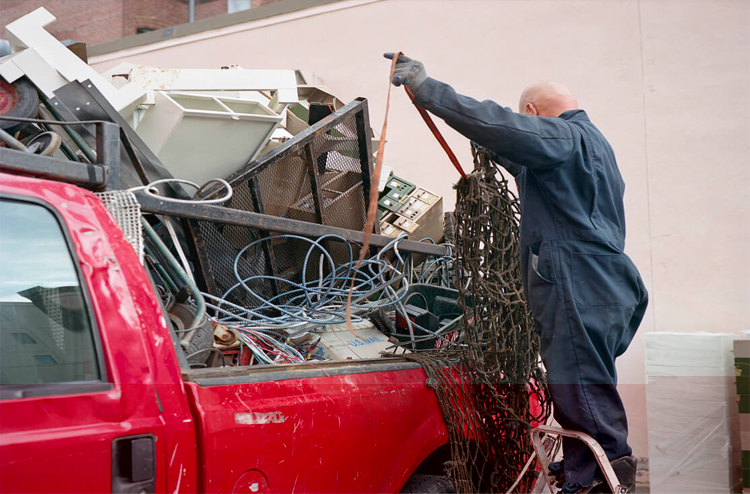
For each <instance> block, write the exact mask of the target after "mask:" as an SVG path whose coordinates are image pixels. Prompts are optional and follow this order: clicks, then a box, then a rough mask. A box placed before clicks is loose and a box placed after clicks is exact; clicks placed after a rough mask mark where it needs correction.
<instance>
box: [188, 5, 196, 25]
mask: <svg viewBox="0 0 750 494" xmlns="http://www.w3.org/2000/svg"><path fill="white" fill-rule="evenodd" d="M188 16H189V19H188V21H189V22H195V0H190V2H189V7H188Z"/></svg>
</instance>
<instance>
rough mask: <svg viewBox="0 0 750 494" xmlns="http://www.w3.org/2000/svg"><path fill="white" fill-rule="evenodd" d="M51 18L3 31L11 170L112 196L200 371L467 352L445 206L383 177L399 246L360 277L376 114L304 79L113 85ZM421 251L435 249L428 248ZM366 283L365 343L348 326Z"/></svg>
mask: <svg viewBox="0 0 750 494" xmlns="http://www.w3.org/2000/svg"><path fill="white" fill-rule="evenodd" d="M52 21H54V17H53V16H52V14H50V13H49V12H47V11H46V10H45V9H44V8H40V9H38V10H36V11H34V12H32V13H31V14H28V15H27V16H24V17H22V18H20V19H18V20H17V21H15V22H12V23H11V24H9V25H8V26H6V33H7V34H8V37H9V40H10V44H11V48H12V50H13V53H12V54H11V55H8V56H6V57H3V58H0V95H2V103H3V104H2V105H0V129H2V132H3V133H2V134H0V136H2V137H3V139H2V141H3V142H4V143H3V144H1V145H0V152H2V153H3V154H2V159H1V160H0V161H2V163H0V168H1V169H2V170H3V171H6V172H11V173H13V172H23V173H26V174H29V173H31V174H35V175H37V176H40V177H46V178H58V179H65V180H67V181H71V182H73V183H77V184H79V185H82V186H85V187H88V188H90V189H92V190H95V191H97V192H99V193H101V195H100V197H101V199H102V200H103V201H104V202H105V204H106V205H107V207H108V208H109V209H110V211H111V212H112V215H113V217H114V218H115V219H116V220H118V221H119V223H120V225H121V227H122V228H123V230H124V231H126V232H127V237H128V239H129V240H130V241H131V242H132V243H133V245H134V248H135V249H136V251H137V252H138V253H139V255H140V256H141V259H142V260H143V263H144V265H145V267H146V268H147V269H148V270H149V272H150V273H151V276H152V277H153V279H154V282H155V285H156V287H157V290H158V291H159V294H160V295H161V297H162V300H163V303H164V306H165V307H166V309H167V311H168V313H169V318H170V321H171V322H172V326H173V329H174V333H175V338H176V339H177V340H178V341H179V343H180V345H181V346H182V348H183V350H184V357H185V358H186V361H187V363H188V365H190V366H191V367H194V368H200V367H216V366H225V365H227V366H237V365H267V364H288V363H304V362H308V361H311V360H346V359H363V358H379V357H381V354H382V353H390V354H393V353H403V352H404V351H406V350H407V347H409V348H408V349H409V350H410V351H417V350H420V349H427V348H434V347H435V346H436V345H454V346H456V345H459V344H460V343H457V342H456V340H457V336H456V335H457V334H458V333H459V331H460V327H459V326H460V325H459V324H458V323H457V322H458V321H457V319H456V318H457V316H458V314H459V312H460V311H459V310H458V306H457V304H456V298H457V295H456V294H455V293H454V292H455V291H454V290H452V289H451V288H449V287H450V279H451V277H450V275H449V274H448V273H449V271H450V267H451V264H452V257H451V255H450V247H448V246H444V245H437V244H436V243H435V242H439V241H440V239H441V238H442V236H443V228H442V225H443V218H442V216H443V213H442V200H441V198H440V197H439V196H437V195H436V194H433V193H431V192H429V191H426V190H424V189H422V188H419V187H417V186H416V185H414V184H411V183H409V182H408V181H405V180H402V179H401V178H399V177H397V176H395V175H393V174H392V173H385V174H384V176H383V180H382V182H381V183H380V184H377V185H378V188H379V191H380V194H379V199H380V200H379V202H378V205H379V207H380V214H379V220H380V221H379V222H378V225H377V226H378V227H380V226H381V225H382V229H383V233H385V235H376V236H375V237H373V241H372V248H371V251H370V252H369V254H368V256H369V257H368V259H367V260H366V261H365V262H364V263H363V264H362V265H359V266H355V262H354V261H355V260H356V259H357V257H358V256H359V249H360V245H362V239H363V234H362V232H361V230H362V229H363V227H364V225H365V219H366V218H365V215H366V205H367V202H368V199H369V192H370V187H371V184H370V182H371V173H372V168H373V166H372V162H373V146H372V138H373V132H372V131H371V130H370V127H369V116H368V111H367V101H366V100H364V99H357V100H355V101H353V102H351V103H349V104H344V103H343V102H342V101H340V100H339V99H337V98H336V97H335V96H333V95H332V94H330V92H329V91H328V90H327V89H326V88H324V87H321V86H315V85H310V84H307V83H306V82H305V81H306V80H307V79H306V78H305V76H303V75H302V74H301V73H298V72H295V71H293V70H245V69H242V68H239V67H232V68H223V69H215V70H195V69H185V70H181V69H160V68H155V67H146V66H141V65H134V64H121V65H118V66H117V67H114V68H112V69H110V70H108V71H107V72H105V73H103V74H99V73H97V72H96V71H95V70H94V69H93V68H91V67H90V66H89V65H88V64H87V63H86V61H85V50H84V51H83V53H82V52H81V50H80V46H78V47H77V52H76V53H74V52H73V51H72V50H71V49H69V48H68V47H66V46H64V45H63V44H62V43H60V42H58V41H57V40H56V39H55V38H54V37H53V36H51V35H50V34H49V33H48V32H47V31H46V29H45V26H46V25H48V24H49V23H50V22H52ZM308 79H311V78H309V77H308ZM9 147H10V148H13V149H14V151H13V152H9V150H8V148H9ZM14 153H15V154H14ZM32 156H33V159H32ZM197 184H203V185H197ZM102 192H103V193H102ZM376 230H378V228H376ZM141 232H142V233H143V234H144V235H143V237H144V238H142V234H141ZM376 233H378V232H377V231H376ZM425 237H432V239H433V240H434V241H433V240H429V242H432V243H428V242H427V241H425V242H421V243H420V242H417V241H418V240H422V239H423V238H425ZM352 280H354V285H355V287H354V292H353V301H352V303H351V309H352V313H353V316H354V317H353V322H354V332H355V334H352V332H350V331H349V329H348V328H347V327H346V324H345V320H346V318H345V313H346V306H347V295H348V289H349V285H351V283H352ZM424 282H429V283H430V285H431V289H439V288H440V285H441V284H442V286H443V289H444V290H447V293H448V304H447V305H446V304H444V303H443V305H441V307H447V312H446V311H442V312H439V311H438V312H431V311H430V307H427V306H426V305H425V303H426V302H427V299H425V297H424V295H423V294H422V293H421V292H423V291H424V289H422V288H421V285H422V284H424ZM415 294H420V295H421V298H419V299H417V298H415V296H414V295H415ZM443 295H445V294H443ZM451 297H452V298H451ZM423 300H424V301H423ZM429 302H430V303H432V302H433V300H432V299H431V298H430V300H429ZM441 303H442V302H441ZM415 312H419V315H418V316H416V318H415V317H414V316H413V313H415ZM397 314H400V316H399V315H397ZM371 317H372V319H371ZM376 324H377V325H376ZM436 341H439V342H440V343H436Z"/></svg>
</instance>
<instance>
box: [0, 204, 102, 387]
mask: <svg viewBox="0 0 750 494" xmlns="http://www.w3.org/2000/svg"><path fill="white" fill-rule="evenodd" d="M3 202H16V203H22V204H30V205H35V206H41V207H42V208H44V209H46V210H47V211H49V212H50V213H52V217H53V218H54V219H55V221H56V222H57V225H58V227H60V232H61V233H62V236H63V239H64V241H65V246H66V247H67V249H68V254H69V255H70V260H71V262H72V263H73V268H74V269H75V273H76V276H77V277H78V284H79V286H80V288H81V294H82V297H83V303H84V304H85V306H86V308H85V313H86V315H87V316H88V319H89V326H90V328H91V332H92V338H93V343H94V356H95V358H96V366H97V369H98V370H99V379H97V380H89V381H61V382H55V383H42V384H0V401H2V400H13V399H23V398H40V397H45V396H60V395H76V394H87V393H98V392H106V391H109V390H111V389H112V388H113V387H114V385H113V383H112V382H110V381H109V375H108V373H107V366H106V364H105V358H104V348H103V346H102V339H101V334H100V333H99V321H98V320H97V318H96V313H95V312H94V306H93V304H92V299H91V295H90V294H89V289H88V284H87V283H86V279H85V278H84V276H83V271H82V270H81V263H80V261H79V259H78V255H77V253H76V250H75V244H74V243H73V239H72V238H71V236H70V232H69V231H68V226H67V224H66V223H65V220H64V218H63V217H62V215H61V214H60V212H59V211H58V210H57V209H56V208H55V207H54V206H53V205H52V204H50V203H48V202H46V201H44V200H42V199H39V198H36V197H29V196H23V195H18V194H9V193H5V192H0V204H2V203H3Z"/></svg>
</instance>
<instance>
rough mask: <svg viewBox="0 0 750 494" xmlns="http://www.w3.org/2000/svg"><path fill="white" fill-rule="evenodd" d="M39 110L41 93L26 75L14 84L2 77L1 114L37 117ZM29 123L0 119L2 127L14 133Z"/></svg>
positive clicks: (0, 86)
mask: <svg viewBox="0 0 750 494" xmlns="http://www.w3.org/2000/svg"><path fill="white" fill-rule="evenodd" d="M38 112H39V93H37V92H36V88H35V87H34V85H33V84H32V83H31V81H29V80H28V79H27V78H26V77H21V78H20V79H18V80H17V81H15V82H14V83H12V84H8V83H7V82H5V80H3V79H0V115H2V116H4V117H20V118H35V117H36V115H37V113H38ZM26 125H28V124H26V123H24V122H10V121H8V120H0V129H3V130H4V131H6V132H8V133H9V134H13V133H14V132H16V131H17V130H19V129H20V128H21V127H24V126H26Z"/></svg>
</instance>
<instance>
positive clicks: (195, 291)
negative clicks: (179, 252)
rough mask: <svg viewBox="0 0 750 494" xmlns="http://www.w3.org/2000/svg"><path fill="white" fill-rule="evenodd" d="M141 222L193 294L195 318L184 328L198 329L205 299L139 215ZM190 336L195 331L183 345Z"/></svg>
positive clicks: (203, 314)
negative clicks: (195, 308)
mask: <svg viewBox="0 0 750 494" xmlns="http://www.w3.org/2000/svg"><path fill="white" fill-rule="evenodd" d="M141 223H142V224H143V230H144V231H145V232H146V236H147V237H148V238H149V240H151V242H153V244H154V247H156V250H158V251H159V253H160V254H161V256H162V258H163V259H164V260H165V261H166V262H167V264H168V265H169V267H170V268H171V269H172V271H174V272H175V273H176V274H177V276H178V277H179V278H180V281H182V282H183V283H184V284H185V286H186V287H187V288H188V290H189V291H190V294H191V295H192V296H193V299H194V300H195V305H196V306H197V310H196V312H195V318H193V321H192V323H191V324H190V327H189V328H186V329H198V326H200V324H201V322H202V321H203V317H204V316H205V315H206V302H205V300H203V295H202V294H201V291H200V290H198V287H197V286H196V285H195V283H193V280H191V279H190V277H189V276H188V275H187V273H185V270H183V269H182V266H180V263H179V262H177V259H175V258H174V256H173V255H172V253H171V252H170V251H169V249H168V248H167V246H166V245H165V244H164V242H162V240H161V238H160V237H159V235H157V234H156V232H155V231H154V229H153V228H151V225H150V224H149V222H148V221H146V219H145V218H143V217H141ZM192 336H195V331H191V332H190V333H188V334H186V335H185V337H184V338H183V341H182V343H183V345H184V344H185V341H187V343H188V344H190V341H191V340H192Z"/></svg>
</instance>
